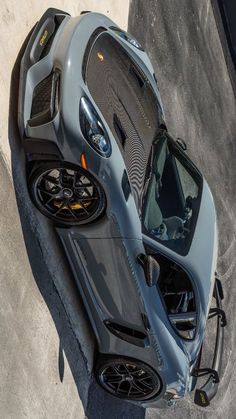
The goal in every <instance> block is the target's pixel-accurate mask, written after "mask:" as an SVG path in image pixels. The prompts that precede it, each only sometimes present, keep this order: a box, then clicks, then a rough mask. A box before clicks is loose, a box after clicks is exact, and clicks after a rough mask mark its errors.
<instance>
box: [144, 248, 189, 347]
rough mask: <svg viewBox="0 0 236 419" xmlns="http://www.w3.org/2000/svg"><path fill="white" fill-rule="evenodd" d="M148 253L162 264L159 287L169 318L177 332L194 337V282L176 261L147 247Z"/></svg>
mask: <svg viewBox="0 0 236 419" xmlns="http://www.w3.org/2000/svg"><path fill="white" fill-rule="evenodd" d="M146 250H147V253H149V254H152V256H153V257H154V258H155V259H156V260H157V262H158V263H159V265H160V277H159V280H158V285H157V286H158V288H159V291H160V293H161V295H162V299H163V305H164V307H165V309H166V312H167V314H168V317H169V320H170V322H171V323H172V326H173V327H174V329H175V330H176V332H177V333H178V334H179V335H180V336H181V337H183V338H185V339H188V340H189V339H193V337H194V335H195V329H196V323H197V310H196V300H195V295H194V290H193V287H192V282H191V280H190V278H189V277H188V274H187V273H186V272H185V271H184V270H183V269H182V268H181V267H180V266H179V265H177V264H176V263H174V262H172V261H171V260H169V259H168V258H166V257H164V256H163V255H160V254H157V253H154V252H152V251H151V249H150V248H147V249H146Z"/></svg>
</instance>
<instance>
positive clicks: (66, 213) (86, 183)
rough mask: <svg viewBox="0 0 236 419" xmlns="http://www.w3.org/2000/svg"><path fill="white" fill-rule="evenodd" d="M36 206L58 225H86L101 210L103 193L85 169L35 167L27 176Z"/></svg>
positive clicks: (51, 165)
mask: <svg viewBox="0 0 236 419" xmlns="http://www.w3.org/2000/svg"><path fill="white" fill-rule="evenodd" d="M29 191H30V194H31V197H32V200H33V202H34V203H35V205H36V207H37V208H38V209H39V210H40V211H41V212H42V213H43V214H44V215H46V216H47V217H48V218H51V219H53V220H54V221H56V222H57V223H59V224H65V225H72V224H76V225H78V224H86V223H90V222H92V221H94V220H95V219H97V218H98V217H99V216H101V214H102V213H103V212H104V210H105V206H106V199H105V193H104V191H103V189H102V187H101V186H100V184H99V183H98V181H97V180H96V179H95V178H94V176H92V175H91V174H90V173H89V172H88V171H87V170H84V169H82V168H81V167H77V166H73V165H70V164H66V163H60V162H43V163H39V164H37V165H36V167H35V169H33V170H32V172H31V174H30V176H29Z"/></svg>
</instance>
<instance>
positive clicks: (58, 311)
mask: <svg viewBox="0 0 236 419" xmlns="http://www.w3.org/2000/svg"><path fill="white" fill-rule="evenodd" d="M29 36H30V34H29V35H28V37H29ZM28 37H27V39H26V41H25V42H24V44H23V45H22V48H21V50H20V52H19V54H18V57H17V59H16V62H15V64H14V67H13V70H12V75H11V85H10V100H9V120H8V135H9V144H10V149H11V164H12V177H13V184H14V189H15V195H16V201H17V206H18V212H19V217H20V222H21V228H22V232H23V237H24V242H25V247H26V251H27V255H28V259H29V262H30V266H31V269H32V273H33V276H34V279H35V282H36V284H37V287H38V289H39V291H40V293H41V295H42V297H43V299H44V301H45V303H46V305H47V307H48V310H49V312H50V314H51V317H52V319H53V322H54V324H55V328H56V330H57V333H58V337H59V348H58V376H59V379H60V381H61V382H62V381H63V377H64V356H65V357H66V359H67V361H68V364H69V367H70V370H71V373H72V375H73V379H74V382H75V385H76V387H77V391H78V395H79V397H80V399H81V401H82V403H83V406H84V411H85V414H86V416H87V418H88V419H93V418H94V419H95V418H96V419H99V418H102V419H106V418H107V419H108V418H109V419H110V418H111V417H113V418H114V419H115V418H129V419H132V418H136V419H144V417H145V409H143V408H142V407H139V406H135V405H132V404H130V403H128V402H124V401H122V400H119V399H116V398H114V397H112V396H110V395H109V394H107V393H105V392H104V391H103V390H102V389H101V388H100V387H99V386H98V384H97V383H96V381H95V379H94V376H93V373H92V368H93V361H94V356H95V353H96V350H95V347H96V345H95V339H94V337H93V333H92V331H91V328H90V325H89V322H88V319H87V316H86V313H85V310H84V307H83V303H82V300H81V297H80V295H79V292H78V289H77V287H76V285H75V282H74V279H73V276H72V274H71V271H70V269H69V267H68V264H67V261H66V260H65V258H64V253H63V249H62V247H61V245H60V243H59V240H57V236H56V232H55V231H54V229H53V226H52V224H51V223H50V222H49V221H47V220H46V219H45V218H44V217H42V216H41V215H40V214H39V213H38V211H37V210H36V209H35V208H34V206H33V205H32V204H31V202H30V198H29V195H28V189H27V183H26V166H25V157H24V152H23V150H22V147H21V141H20V137H19V131H18V126H17V112H18V110H17V108H18V103H17V102H18V100H17V98H18V86H19V68H20V60H21V57H22V53H23V51H24V48H25V45H26V42H27V40H28ZM48 242H49V243H48ZM49 252H50V254H49V256H48V253H49ZM58 266H60V269H59V268H58ZM59 277H60V278H59ZM78 323H79V324H80V326H79V328H78V327H76V326H75V325H76V324H78ZM68 409H69V406H68Z"/></svg>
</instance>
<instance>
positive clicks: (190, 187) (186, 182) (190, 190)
mask: <svg viewBox="0 0 236 419" xmlns="http://www.w3.org/2000/svg"><path fill="white" fill-rule="evenodd" d="M175 162H176V166H177V170H178V174H179V178H180V183H181V186H182V191H183V194H184V198H185V199H186V198H187V197H188V196H191V198H197V196H198V190H199V188H198V186H197V183H196V182H195V181H194V179H193V177H192V176H191V175H190V174H189V173H188V172H187V170H186V169H185V168H184V166H183V165H182V164H181V163H180V161H179V160H178V159H177V158H176V157H175Z"/></svg>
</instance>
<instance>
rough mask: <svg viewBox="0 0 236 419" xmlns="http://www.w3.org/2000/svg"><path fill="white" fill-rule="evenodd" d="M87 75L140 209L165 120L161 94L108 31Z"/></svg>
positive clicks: (97, 44)
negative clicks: (154, 147)
mask: <svg viewBox="0 0 236 419" xmlns="http://www.w3.org/2000/svg"><path fill="white" fill-rule="evenodd" d="M85 78H86V82H87V85H88V88H89V91H90V93H91V95H92V96H93V99H94V101H95V103H96V105H97V106H98V108H99V109H100V111H101V113H102V115H103V117H104V119H105V120H106V122H107V124H108V126H109V128H110V129H111V131H112V133H113V135H114V138H115V140H116V142H117V144H118V146H119V149H120V151H121V153H122V156H123V158H124V161H125V164H126V167H127V170H128V174H129V178H130V181H131V185H132V189H133V194H134V198H135V202H136V205H137V207H138V208H139V202H140V194H141V191H142V186H143V181H144V177H145V171H146V166H147V160H148V157H149V153H150V148H151V144H152V142H153V140H154V139H155V138H156V135H157V132H158V127H159V125H160V123H161V108H160V105H159V103H158V100H157V97H156V95H155V93H154V92H153V90H152V87H151V85H150V82H149V80H148V78H147V77H146V75H145V74H144V73H143V71H142V70H141V69H140V68H139V67H138V65H137V64H136V63H135V62H134V61H133V59H132V58H131V57H130V56H129V55H128V53H127V52H126V50H124V48H122V47H121V45H120V44H118V42H117V41H116V39H115V38H113V36H111V35H110V34H108V33H106V32H103V33H102V34H100V36H98V38H97V40H96V41H95V43H94V45H93V47H92V49H91V52H90V54H89V57H88V61H87V66H86V73H85Z"/></svg>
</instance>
